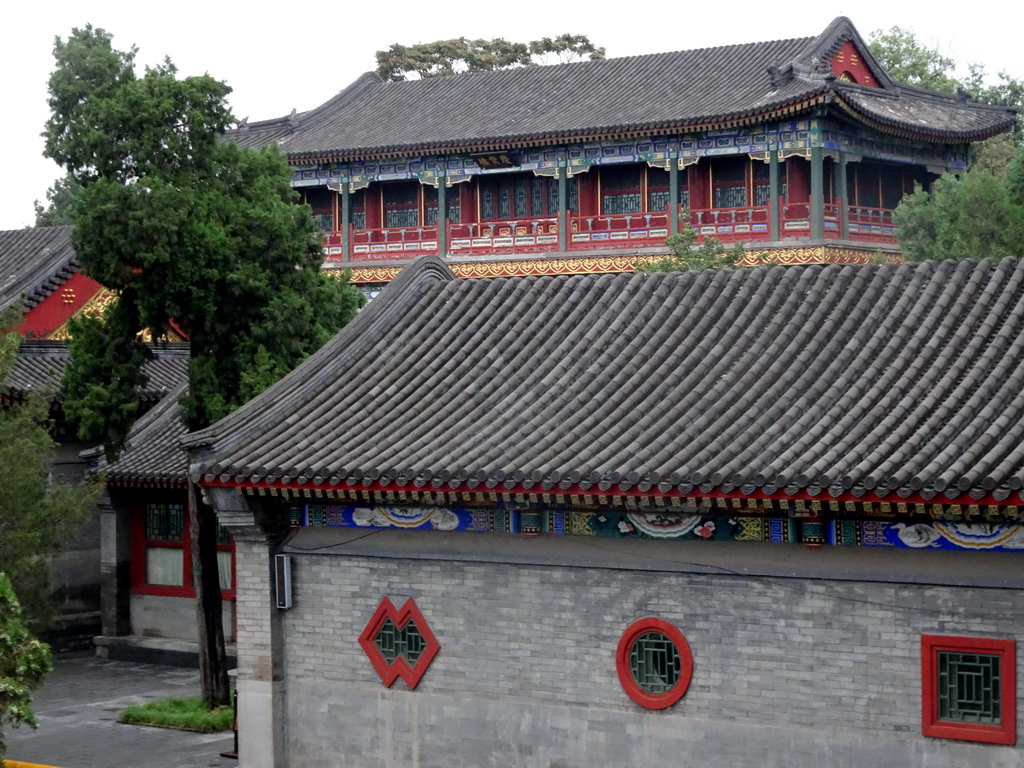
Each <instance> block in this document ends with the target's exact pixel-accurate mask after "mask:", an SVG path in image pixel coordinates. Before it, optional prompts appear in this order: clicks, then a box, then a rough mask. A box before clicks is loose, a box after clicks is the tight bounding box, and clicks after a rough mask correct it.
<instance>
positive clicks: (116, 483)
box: [91, 470, 188, 489]
mask: <svg viewBox="0 0 1024 768" xmlns="http://www.w3.org/2000/svg"><path fill="white" fill-rule="evenodd" d="M91 474H94V475H102V474H103V472H102V470H99V471H97V472H95V473H91ZM105 479H106V482H107V485H109V486H113V487H115V488H180V489H185V488H188V482H187V480H186V478H185V473H184V472H183V473H182V474H181V476H180V477H177V476H172V475H162V474H161V475H155V476H152V477H149V476H142V475H135V474H128V475H120V474H118V475H105Z"/></svg>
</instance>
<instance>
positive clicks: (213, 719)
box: [117, 696, 235, 733]
mask: <svg viewBox="0 0 1024 768" xmlns="http://www.w3.org/2000/svg"><path fill="white" fill-rule="evenodd" d="M117 720H118V722H120V723H129V724H131V725H152V726H155V727H157V728H176V729H177V730H179V731H198V732H199V733H213V732H214V731H230V730H231V726H232V725H233V724H234V720H235V713H234V712H233V711H232V709H231V707H217V708H216V709H214V710H209V709H207V708H206V705H204V704H203V700H202V699H201V698H200V697H198V696H194V697H189V698H186V699H173V698H172V699H157V700H156V701H151V702H149V703H148V704H140V705H139V706H137V707H128V708H127V709H124V710H122V711H121V714H120V715H119V716H118V718H117Z"/></svg>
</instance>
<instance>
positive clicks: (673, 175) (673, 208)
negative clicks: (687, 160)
mask: <svg viewBox="0 0 1024 768" xmlns="http://www.w3.org/2000/svg"><path fill="white" fill-rule="evenodd" d="M668 201H669V202H668V233H669V234H670V235H675V234H678V233H679V158H678V157H670V158H669V161H668Z"/></svg>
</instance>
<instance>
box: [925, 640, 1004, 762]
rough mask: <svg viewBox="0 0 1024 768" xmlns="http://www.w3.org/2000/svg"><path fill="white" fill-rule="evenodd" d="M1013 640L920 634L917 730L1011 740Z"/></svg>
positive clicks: (942, 735)
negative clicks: (919, 709)
mask: <svg viewBox="0 0 1024 768" xmlns="http://www.w3.org/2000/svg"><path fill="white" fill-rule="evenodd" d="M1016 671H1017V660H1016V644H1015V642H1014V641H1013V640H993V639H990V638H978V637H948V636H944V635H922V636H921V732H922V733H923V734H924V735H925V736H934V737H937V738H945V739H961V740H964V741H979V742H985V743H988V744H1016V743H1017V683H1016Z"/></svg>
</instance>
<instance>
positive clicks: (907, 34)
mask: <svg viewBox="0 0 1024 768" xmlns="http://www.w3.org/2000/svg"><path fill="white" fill-rule="evenodd" d="M868 41H869V42H868V47H869V48H870V49H871V53H872V54H873V55H874V57H875V58H876V59H877V60H878V63H879V64H881V65H882V68H883V69H885V71H886V72H888V73H889V76H890V77H891V78H892V79H893V80H895V81H897V82H900V83H908V84H909V85H916V86H919V87H921V88H928V89H930V90H933V91H941V92H943V93H951V94H960V95H962V96H964V97H965V98H967V99H969V100H971V101H975V102H979V103H981V104H1004V105H1006V106H1008V107H1013V108H1014V109H1018V110H1019V109H1021V107H1022V106H1024V80H1020V79H1018V78H1015V77H1011V76H1010V75H1009V74H1007V73H1006V72H1000V73H999V74H998V75H997V81H996V82H995V83H992V82H991V79H990V78H989V76H988V73H987V72H986V71H985V67H984V65H983V64H978V63H975V62H971V63H968V64H967V76H966V77H962V78H961V77H957V76H956V74H955V72H956V69H957V66H958V65H957V62H956V60H955V59H953V58H952V57H950V56H947V55H945V54H943V53H942V52H941V51H939V49H938V48H929V47H928V46H927V45H925V44H923V43H922V42H921V41H919V40H918V39H917V36H916V35H915V34H914V32H913V30H910V29H905V28H903V27H891V28H890V29H888V30H881V29H876V30H875V31H874V32H872V33H871V34H870V35H869V36H868ZM1015 134H1016V138H1017V140H1018V141H1021V140H1022V139H1024V135H1022V133H1021V128H1020V123H1019V122H1018V127H1017V130H1016V131H1015Z"/></svg>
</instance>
